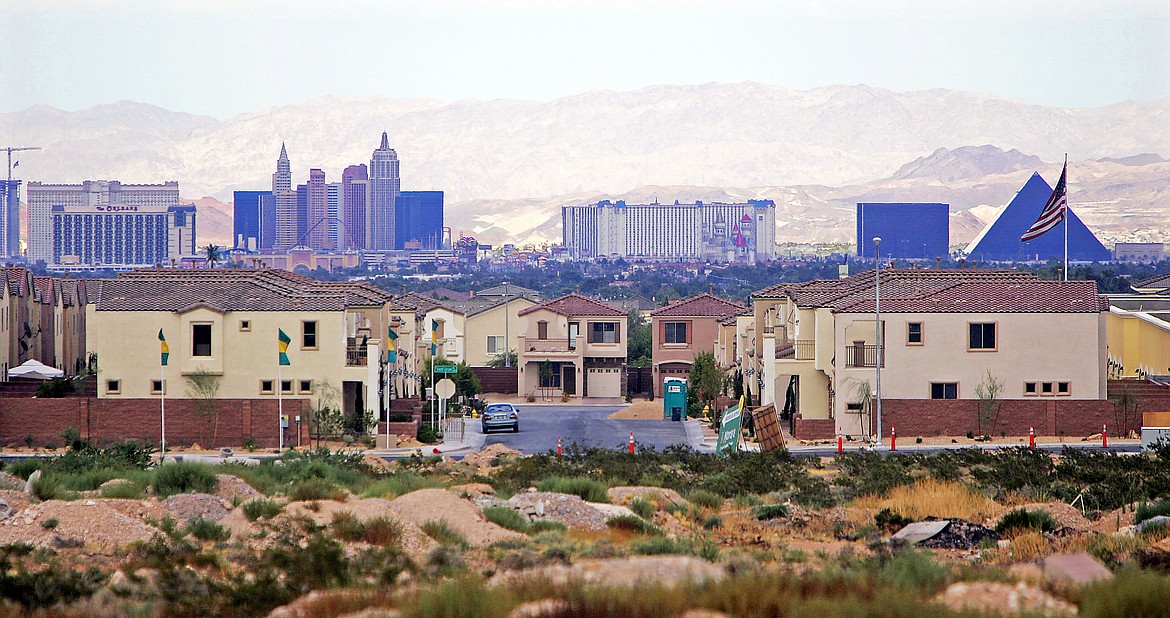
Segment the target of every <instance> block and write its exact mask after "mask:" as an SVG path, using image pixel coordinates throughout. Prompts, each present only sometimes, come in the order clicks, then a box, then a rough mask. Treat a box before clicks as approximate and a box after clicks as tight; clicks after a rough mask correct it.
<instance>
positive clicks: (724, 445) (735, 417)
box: [715, 397, 743, 455]
mask: <svg viewBox="0 0 1170 618" xmlns="http://www.w3.org/2000/svg"><path fill="white" fill-rule="evenodd" d="M742 410H743V398H742V397H741V398H740V400H739V403H737V404H736V405H734V406H731V407H730V408H728V409H727V411H726V412H724V413H723V421H722V422H720V423H719V441H718V442H716V443H715V453H716V454H718V455H723V454H730V453H733V452H735V451H738V450H739V429H740V426H741V425H742V422H743V416H742Z"/></svg>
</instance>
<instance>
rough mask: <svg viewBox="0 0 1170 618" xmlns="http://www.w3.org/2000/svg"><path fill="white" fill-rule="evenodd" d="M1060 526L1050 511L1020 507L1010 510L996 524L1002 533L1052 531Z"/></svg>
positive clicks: (998, 530)
mask: <svg viewBox="0 0 1170 618" xmlns="http://www.w3.org/2000/svg"><path fill="white" fill-rule="evenodd" d="M1059 527H1060V524H1058V523H1057V522H1056V520H1055V519H1053V517H1052V515H1050V514H1049V513H1048V511H1042V510H1039V509H1037V510H1034V511H1029V510H1027V509H1023V508H1019V509H1014V510H1011V511H1008V513H1007V514H1006V515H1004V516H1003V517H1002V518H1001V519H1000V520H999V523H997V524H995V531H996V532H998V533H1000V534H1006V533H1008V532H1012V531H1022V532H1026V531H1036V532H1052V531H1054V530H1056V529H1057V528H1059Z"/></svg>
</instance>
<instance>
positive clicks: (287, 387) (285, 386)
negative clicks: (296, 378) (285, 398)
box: [280, 380, 293, 395]
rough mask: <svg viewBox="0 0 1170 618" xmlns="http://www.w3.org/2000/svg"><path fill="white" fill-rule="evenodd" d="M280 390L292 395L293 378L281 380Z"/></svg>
mask: <svg viewBox="0 0 1170 618" xmlns="http://www.w3.org/2000/svg"><path fill="white" fill-rule="evenodd" d="M280 392H281V393H284V394H286V395H291V394H292V392H293V390H292V380H281V381H280Z"/></svg>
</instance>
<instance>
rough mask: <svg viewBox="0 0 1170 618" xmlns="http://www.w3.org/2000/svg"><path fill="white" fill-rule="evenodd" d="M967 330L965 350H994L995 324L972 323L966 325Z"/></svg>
mask: <svg viewBox="0 0 1170 618" xmlns="http://www.w3.org/2000/svg"><path fill="white" fill-rule="evenodd" d="M967 328H968V333H969V337H968V340H967V349H969V350H994V349H995V348H996V345H995V344H996V341H995V322H972V323H970V324H968V325H967Z"/></svg>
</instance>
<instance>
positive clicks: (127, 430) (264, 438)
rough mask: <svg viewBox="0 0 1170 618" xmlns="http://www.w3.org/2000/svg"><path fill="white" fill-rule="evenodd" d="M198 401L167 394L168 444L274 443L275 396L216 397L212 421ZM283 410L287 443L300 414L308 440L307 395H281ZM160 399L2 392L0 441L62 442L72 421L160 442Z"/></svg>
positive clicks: (88, 429)
mask: <svg viewBox="0 0 1170 618" xmlns="http://www.w3.org/2000/svg"><path fill="white" fill-rule="evenodd" d="M199 403H200V402H199V401H197V400H193V399H167V401H166V413H167V444H168V445H171V444H173V445H184V446H186V445H190V444H192V443H195V442H198V443H199V444H200V445H201V446H204V447H208V448H217V447H220V446H241V445H242V444H243V443H244V442H246V441H247V440H248V438H252V440H254V441H255V442H256V445H257V446H259V447H261V448H275V447H276V446H277V443H278V435H277V407H278V402H277V401H276V400H275V399H219V400H217V401H216V404H217V407H218V413H217V416H216V423H215V426H214V427H213V426H212V424H211V423H210V422H209V420H208V419H207V417H206V416H204V415H203V414H202V413H200V412H199V411H198V405H199ZM284 413H285V414H286V415H288V416H289V417H291V418H290V423H289V424H290V427H289V428H288V429H287V430H286V431H285V445H286V446H290V445H291V446H296V445H297V444H298V440H297V431H298V425H297V423H296V422H293V421H292V419H295V417H296V416H298V415H299V416H300V417H301V421H302V422H301V423H300V426H299V430H300V441H299V443H300V444H308V441H309V422H308V421H309V418H308V413H309V401H308V400H307V399H285V400H284ZM161 426H162V422H161V418H160V410H159V400H158V399H96V398H92V397H63V398H60V399H36V398H29V399H9V398H0V444H3V445H7V444H13V443H17V444H21V445H23V444H24V443H25V438H26V436H32V438H33V443H34V444H36V445H44V444H45V443H46V442H53V443H56V444H58V445H62V444H61V442H62V439H61V432H62V431H64V430H65V429H66V428H68V427H72V428H75V429H77V430H78V432H80V433H81V436H82V438H86V439H89V440H91V441H93V442H95V443H99V444H100V443H106V442H113V441H117V440H125V439H129V438H135V439H140V440H144V441H147V442H151V443H156V444H157V443H158V442H159V438H160V433H161Z"/></svg>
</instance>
